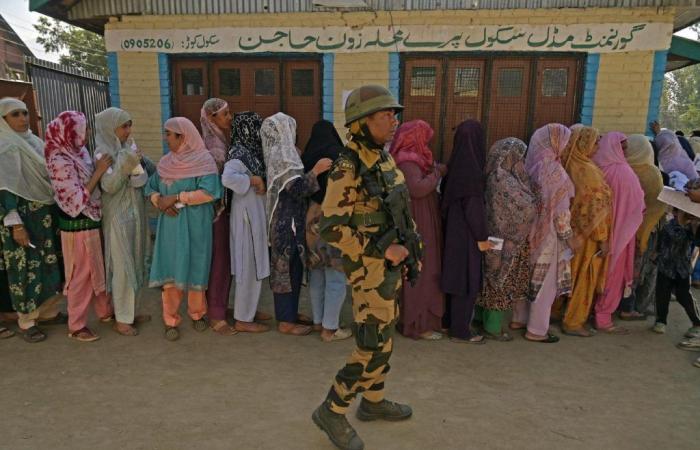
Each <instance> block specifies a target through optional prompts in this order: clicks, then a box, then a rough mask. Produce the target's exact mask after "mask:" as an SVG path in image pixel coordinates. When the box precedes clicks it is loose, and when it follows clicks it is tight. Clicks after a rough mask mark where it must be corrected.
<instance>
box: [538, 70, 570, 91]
mask: <svg viewBox="0 0 700 450" xmlns="http://www.w3.org/2000/svg"><path fill="white" fill-rule="evenodd" d="M568 78H569V72H568V70H566V69H544V70H543V71H542V95H543V96H545V97H566V91H567V87H568V82H569V79H568Z"/></svg>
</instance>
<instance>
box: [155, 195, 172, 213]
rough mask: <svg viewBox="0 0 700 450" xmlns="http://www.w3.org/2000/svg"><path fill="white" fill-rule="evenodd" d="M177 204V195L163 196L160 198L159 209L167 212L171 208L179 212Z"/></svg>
mask: <svg viewBox="0 0 700 450" xmlns="http://www.w3.org/2000/svg"><path fill="white" fill-rule="evenodd" d="M175 203H177V195H161V196H160V197H158V209H159V210H160V211H161V212H166V210H168V209H171V208H173V209H176V212H177V208H175ZM168 215H170V214H168ZM175 215H177V214H175Z"/></svg>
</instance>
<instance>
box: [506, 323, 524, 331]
mask: <svg viewBox="0 0 700 450" xmlns="http://www.w3.org/2000/svg"><path fill="white" fill-rule="evenodd" d="M508 328H510V329H511V330H513V331H518V330H524V329H526V328H527V325H525V324H524V323H520V322H511V323H509V324H508Z"/></svg>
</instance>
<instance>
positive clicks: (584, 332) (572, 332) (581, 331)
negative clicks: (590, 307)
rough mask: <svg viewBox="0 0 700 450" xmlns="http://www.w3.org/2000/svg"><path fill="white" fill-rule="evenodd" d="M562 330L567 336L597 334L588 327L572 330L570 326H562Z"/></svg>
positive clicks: (591, 335) (585, 336) (587, 336)
mask: <svg viewBox="0 0 700 450" xmlns="http://www.w3.org/2000/svg"><path fill="white" fill-rule="evenodd" d="M561 332H562V333H564V334H565V335H567V336H576V337H583V338H589V337H593V336H595V330H591V329H588V328H577V329H573V330H572V329H569V328H564V327H561Z"/></svg>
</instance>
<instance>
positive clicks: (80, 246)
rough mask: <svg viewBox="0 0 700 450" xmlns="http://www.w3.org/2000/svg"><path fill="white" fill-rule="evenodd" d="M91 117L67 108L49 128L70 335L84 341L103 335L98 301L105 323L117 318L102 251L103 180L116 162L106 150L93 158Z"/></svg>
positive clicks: (48, 157) (47, 151) (50, 170)
mask: <svg viewBox="0 0 700 450" xmlns="http://www.w3.org/2000/svg"><path fill="white" fill-rule="evenodd" d="M87 132H88V130H87V120H86V118H85V115H84V114H83V113H81V112H77V111H64V112H62V113H61V114H59V115H58V117H56V118H55V119H54V120H52V121H51V123H49V125H48V127H47V128H46V147H45V150H44V152H45V155H46V168H47V170H48V173H49V178H50V179H51V185H52V187H53V190H54V199H55V200H56V203H57V204H58V206H59V207H60V208H61V210H60V211H59V216H58V228H59V229H60V230H61V249H62V250H63V263H64V268H65V275H66V282H65V285H64V288H63V293H64V294H65V295H66V296H67V297H68V332H69V334H68V336H69V337H70V338H73V339H76V340H78V341H81V342H91V341H95V340H97V339H99V337H98V336H97V335H96V334H95V333H94V332H93V331H92V330H90V328H88V327H87V319H88V309H89V307H90V304H93V305H94V308H95V312H96V313H97V316H98V317H99V318H100V321H101V322H104V323H108V322H111V321H112V320H114V316H113V309H112V305H111V303H110V300H109V296H108V295H107V287H106V283H105V265H104V257H103V253H102V237H101V236H100V229H101V228H102V224H101V222H100V221H101V220H102V202H101V198H100V189H99V186H98V185H99V183H100V179H101V178H102V176H103V175H104V174H105V173H106V172H107V170H109V167H110V166H111V165H112V162H113V160H112V157H111V156H109V155H104V156H102V158H100V159H99V160H97V162H95V163H93V161H92V158H91V157H90V154H89V153H88V151H87V149H86V148H85V143H86V142H87Z"/></svg>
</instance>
